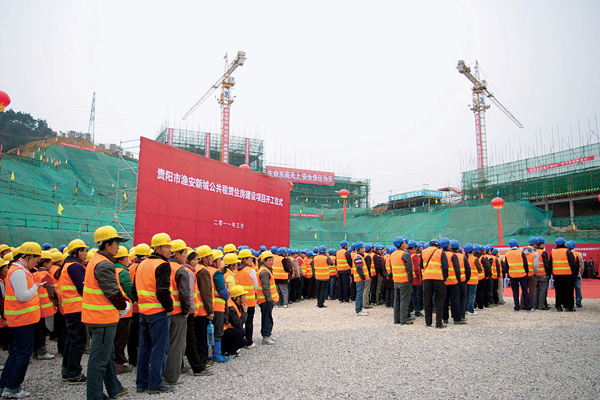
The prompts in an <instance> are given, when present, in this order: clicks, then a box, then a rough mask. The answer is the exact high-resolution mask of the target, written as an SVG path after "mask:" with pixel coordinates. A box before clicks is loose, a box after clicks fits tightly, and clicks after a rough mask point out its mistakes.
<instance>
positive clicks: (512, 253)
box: [505, 250, 527, 278]
mask: <svg viewBox="0 0 600 400" xmlns="http://www.w3.org/2000/svg"><path fill="white" fill-rule="evenodd" d="M505 257H506V263H507V264H508V276H509V277H511V278H522V277H524V276H527V274H526V273H525V266H524V265H523V251H522V250H509V251H507V252H506V256H505Z"/></svg>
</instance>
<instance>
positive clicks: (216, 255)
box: [212, 249, 223, 260]
mask: <svg viewBox="0 0 600 400" xmlns="http://www.w3.org/2000/svg"><path fill="white" fill-rule="evenodd" d="M212 255H213V257H214V259H215V260H216V259H217V258H223V252H222V251H221V250H219V249H217V250H212Z"/></svg>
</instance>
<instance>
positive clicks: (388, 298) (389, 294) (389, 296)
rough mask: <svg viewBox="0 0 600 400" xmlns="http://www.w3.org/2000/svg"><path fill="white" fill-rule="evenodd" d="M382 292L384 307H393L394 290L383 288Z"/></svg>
mask: <svg viewBox="0 0 600 400" xmlns="http://www.w3.org/2000/svg"><path fill="white" fill-rule="evenodd" d="M383 291H384V292H385V306H386V307H392V306H393V305H394V288H393V287H384V288H383Z"/></svg>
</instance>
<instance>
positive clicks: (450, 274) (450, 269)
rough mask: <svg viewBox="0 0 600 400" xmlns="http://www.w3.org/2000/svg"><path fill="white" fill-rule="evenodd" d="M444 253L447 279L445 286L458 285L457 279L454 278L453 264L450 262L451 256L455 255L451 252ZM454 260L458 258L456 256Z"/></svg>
mask: <svg viewBox="0 0 600 400" xmlns="http://www.w3.org/2000/svg"><path fill="white" fill-rule="evenodd" d="M444 253H446V258H447V259H448V278H447V279H446V286H451V285H456V284H457V283H458V278H456V272H455V271H454V263H453V262H452V256H453V255H454V254H455V253H453V252H451V251H444ZM456 258H458V256H457V257H456Z"/></svg>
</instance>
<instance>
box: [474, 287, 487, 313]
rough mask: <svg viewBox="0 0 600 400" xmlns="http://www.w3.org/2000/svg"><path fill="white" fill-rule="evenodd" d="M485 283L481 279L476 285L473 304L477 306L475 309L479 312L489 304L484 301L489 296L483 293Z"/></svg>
mask: <svg viewBox="0 0 600 400" xmlns="http://www.w3.org/2000/svg"><path fill="white" fill-rule="evenodd" d="M486 281H487V279H482V280H480V281H479V283H478V284H477V295H476V297H475V303H476V304H477V308H479V309H480V310H482V309H483V307H487V306H489V303H488V302H486V301H485V299H487V298H489V296H486V295H485V293H484V292H485V286H486Z"/></svg>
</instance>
